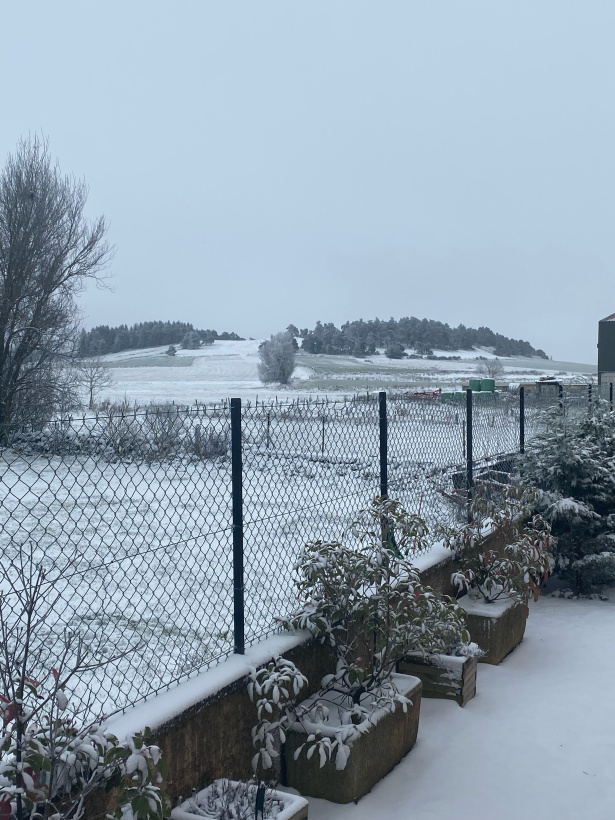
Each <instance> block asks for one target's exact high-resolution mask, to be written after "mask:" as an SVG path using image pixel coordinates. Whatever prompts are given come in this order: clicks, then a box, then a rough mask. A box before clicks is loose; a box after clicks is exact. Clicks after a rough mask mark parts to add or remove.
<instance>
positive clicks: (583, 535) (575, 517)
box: [520, 401, 615, 593]
mask: <svg viewBox="0 0 615 820" xmlns="http://www.w3.org/2000/svg"><path fill="white" fill-rule="evenodd" d="M520 471H521V476H522V480H523V482H524V483H525V484H527V485H529V486H533V487H536V488H537V489H538V495H537V499H536V509H537V510H538V511H539V512H540V513H541V514H542V515H543V517H544V518H545V519H546V520H548V521H549V522H550V524H551V527H552V532H553V534H554V535H555V536H556V537H557V542H558V549H557V557H556V561H557V563H556V566H557V569H558V570H559V572H560V575H562V576H563V577H564V578H565V579H566V580H567V581H568V582H569V583H570V585H571V586H572V587H573V590H574V591H575V592H576V593H578V592H582V593H587V592H591V591H592V590H593V589H600V588H601V587H602V586H604V585H606V584H612V583H613V582H615V558H614V557H613V556H614V554H615V414H614V413H613V412H612V411H611V410H610V405H609V404H608V403H607V402H602V401H599V402H594V403H592V404H591V405H589V407H588V410H587V412H585V413H583V414H582V415H581V416H576V417H574V416H571V415H570V414H569V412H568V411H567V408H566V405H564V406H563V407H562V408H560V407H555V408H553V409H551V410H549V411H546V418H545V425H544V431H543V432H542V433H541V434H540V435H538V436H536V437H535V438H533V439H532V440H531V442H530V444H529V446H528V447H527V451H526V454H525V457H524V458H522V459H521V460H520Z"/></svg>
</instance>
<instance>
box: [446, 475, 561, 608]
mask: <svg viewBox="0 0 615 820" xmlns="http://www.w3.org/2000/svg"><path fill="white" fill-rule="evenodd" d="M536 497H537V494H536V492H535V491H534V490H532V489H530V488H525V487H519V486H515V485H513V486H506V487H502V492H501V493H500V496H499V499H494V498H493V496H491V495H490V494H486V493H485V494H483V493H481V492H480V491H477V492H476V493H475V495H474V498H473V503H472V514H473V515H472V521H471V522H470V523H469V524H466V525H465V526H462V527H458V528H445V527H442V528H440V531H439V534H440V535H441V536H442V537H443V540H444V542H445V543H446V545H447V546H448V547H449V548H450V549H452V550H454V551H455V554H456V558H457V559H458V560H459V561H460V563H461V569H459V570H458V571H456V572H454V573H453V575H452V577H451V581H452V583H453V584H454V585H455V586H456V587H457V589H458V590H459V591H460V592H462V591H465V592H469V591H470V590H472V589H475V590H477V592H478V593H479V594H480V595H481V596H482V598H483V599H484V600H485V601H487V602H492V601H495V600H497V599H498V598H500V597H502V596H509V597H511V598H514V599H516V600H518V601H520V602H523V603H527V601H528V600H529V598H530V597H531V596H532V595H533V596H534V599H535V600H536V599H537V598H538V596H539V594H540V584H541V582H542V580H543V579H544V578H546V577H548V575H549V573H550V572H551V570H552V568H553V565H554V558H553V554H552V550H553V546H554V539H553V537H552V535H551V526H550V524H549V522H548V521H546V520H545V519H544V518H543V517H542V516H541V515H540V514H538V513H535V512H534V505H535V503H536ZM487 533H490V538H491V539H492V540H491V543H493V544H494V546H493V547H489V546H487V547H483V541H484V539H485V537H486V535H487Z"/></svg>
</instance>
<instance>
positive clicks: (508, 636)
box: [457, 595, 528, 664]
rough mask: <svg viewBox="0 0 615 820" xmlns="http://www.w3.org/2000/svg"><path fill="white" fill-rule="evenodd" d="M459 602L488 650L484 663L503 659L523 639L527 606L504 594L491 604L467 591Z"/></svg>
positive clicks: (479, 641)
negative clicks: (470, 594) (476, 598)
mask: <svg viewBox="0 0 615 820" xmlns="http://www.w3.org/2000/svg"><path fill="white" fill-rule="evenodd" d="M457 603H458V604H459V606H461V607H462V608H463V609H465V611H466V613H467V616H468V632H469V633H470V635H471V637H472V640H473V641H474V642H475V643H477V644H478V645H479V646H480V648H481V649H482V650H483V651H484V652H485V654H484V655H483V657H482V658H480V659H479V660H480V661H481V662H482V663H493V664H498V663H501V662H502V661H503V660H504V658H505V657H506V656H507V655H508V654H509V653H510V652H512V651H513V649H514V648H515V646H518V645H519V644H520V643H521V641H522V640H523V635H524V633H525V623H526V620H527V611H528V610H527V606H526V605H525V604H523V603H519V602H517V601H514V600H512V599H511V598H502V599H499V600H497V601H494V602H493V603H491V604H487V603H485V602H484V601H483V600H482V599H480V600H475V599H473V598H470V597H469V595H464V597H463V598H460V599H459V600H458V601H457Z"/></svg>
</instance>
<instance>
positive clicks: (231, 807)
mask: <svg viewBox="0 0 615 820" xmlns="http://www.w3.org/2000/svg"><path fill="white" fill-rule="evenodd" d="M307 816H308V804H307V800H305V799H304V798H302V797H298V796H297V795H294V794H290V793H287V792H281V791H279V790H276V789H272V788H268V787H266V786H265V784H264V783H260V784H259V783H258V782H256V781H247V782H246V781H242V780H227V779H226V778H221V779H219V780H216V781H215V782H214V783H212V784H211V785H210V786H208V787H207V788H206V789H203V790H202V791H200V792H194V794H193V795H192V797H190V798H189V799H188V800H184V801H182V802H181V804H180V805H179V806H177V808H175V809H173V811H172V812H171V819H172V820H196V818H199V820H202V818H203V817H205V818H211V820H254V818H257V820H273V818H275V820H306V818H307Z"/></svg>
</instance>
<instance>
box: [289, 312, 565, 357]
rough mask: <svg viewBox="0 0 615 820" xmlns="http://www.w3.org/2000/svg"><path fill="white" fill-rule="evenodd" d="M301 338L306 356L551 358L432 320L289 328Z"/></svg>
mask: <svg viewBox="0 0 615 820" xmlns="http://www.w3.org/2000/svg"><path fill="white" fill-rule="evenodd" d="M287 329H288V330H289V331H290V332H291V333H294V335H295V336H300V337H301V338H302V340H303V341H302V344H301V349H302V350H305V351H306V352H307V353H329V354H333V355H335V354H344V355H347V356H348V355H350V356H370V355H373V354H374V353H375V352H376V348H385V351H386V355H391V354H392V355H391V357H392V358H399V357H400V355H403V350H404V349H406V348H409V349H413V350H414V351H415V352H416V353H417V354H419V355H430V354H431V353H432V351H433V350H434V349H435V350H470V349H471V348H473V347H490V348H493V352H494V353H495V355H496V356H539V357H540V358H542V359H548V358H549V357H548V356H547V354H546V353H545V352H544V350H536V349H535V348H533V347H532V345H531V344H530V343H529V342H524V341H523V340H522V339H509V338H508V337H506V336H502V334H501V333H494V332H493V331H492V330H491V329H490V328H488V327H479V328H478V330H475V329H474V328H472V327H466V326H465V325H459V326H458V327H450V326H449V325H447V324H445V323H443V322H436V321H434V320H433V319H417V318H416V317H415V316H411V317H410V318H408V317H405V318H403V319H399V321H396V320H395V319H389V320H388V321H382V320H381V319H370V320H369V321H367V322H364V321H363V319H359V320H358V321H354V322H346V323H345V324H343V325H342V327H341V328H337V327H335V325H333V324H331V323H325V324H322V323H321V322H316V327H315V328H314V329H313V330H308V329H307V328H305V329H303V330H299V329H298V328H297V327H296V326H295V325H289V327H288V328H287Z"/></svg>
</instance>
